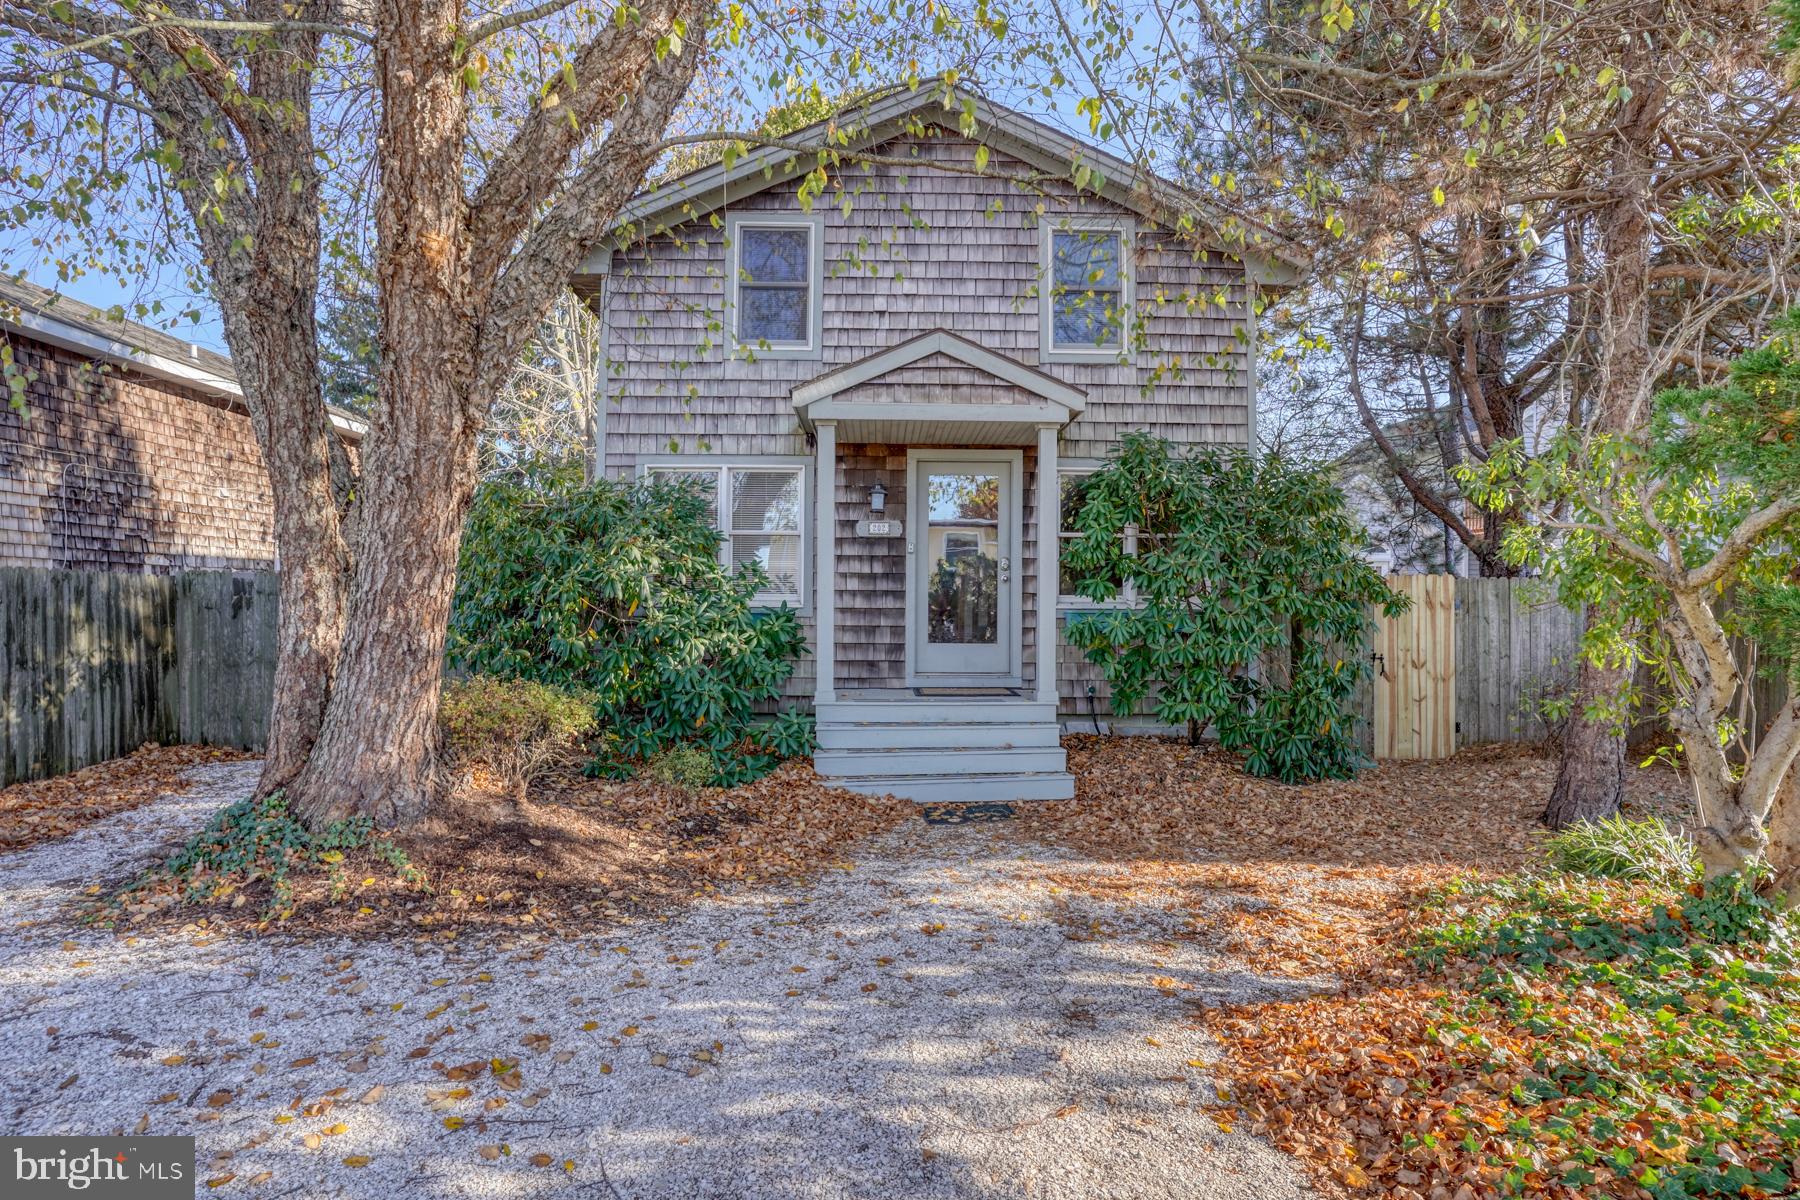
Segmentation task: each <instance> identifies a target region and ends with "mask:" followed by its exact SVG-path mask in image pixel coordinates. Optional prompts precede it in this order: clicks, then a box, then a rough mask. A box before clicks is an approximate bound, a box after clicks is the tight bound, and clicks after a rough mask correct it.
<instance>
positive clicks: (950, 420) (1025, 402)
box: [790, 329, 1087, 446]
mask: <svg viewBox="0 0 1800 1200" xmlns="http://www.w3.org/2000/svg"><path fill="white" fill-rule="evenodd" d="M921 371H922V372H925V373H927V374H929V375H931V376H933V377H934V378H936V379H938V380H939V381H940V386H933V387H928V388H921V387H919V386H916V385H917V383H918V382H919V381H918V380H915V379H914V378H913V376H914V375H915V374H917V373H919V372H921ZM955 376H961V378H960V379H958V380H957V381H956V382H950V379H951V378H952V377H955ZM889 382H892V383H899V384H900V385H901V386H898V387H884V386H882V385H883V384H884V383H889ZM790 395H791V396H792V397H793V401H794V413H795V415H796V416H798V417H799V418H800V425H801V427H802V428H803V429H805V430H807V431H808V432H811V431H812V430H813V429H815V428H816V427H817V426H818V425H819V424H820V423H821V422H825V423H834V424H837V425H838V426H839V427H840V428H841V429H842V430H843V431H844V436H845V437H846V438H848V439H849V440H852V441H900V442H918V441H930V440H931V438H932V436H933V435H934V434H938V433H946V432H950V431H954V432H955V433H956V434H958V435H966V436H967V437H969V438H973V439H974V440H975V441H978V442H980V443H981V444H988V445H996V446H999V445H1013V444H1021V445H1023V444H1028V443H1030V442H1031V441H1033V440H1035V439H1036V436H1037V430H1038V429H1039V428H1041V427H1061V426H1063V425H1067V424H1068V423H1069V422H1070V421H1072V420H1074V419H1075V418H1076V417H1077V416H1079V415H1080V414H1081V411H1082V409H1083V408H1085V407H1086V405H1087V395H1086V393H1084V392H1083V391H1082V390H1081V389H1080V388H1077V387H1073V386H1071V385H1069V384H1067V383H1064V382H1063V381H1062V380H1060V379H1057V378H1055V377H1054V376H1051V375H1046V374H1045V373H1044V372H1042V371H1039V370H1037V369H1036V368H1034V367H1028V366H1026V365H1025V364H1024V363H1022V362H1019V361H1017V360H1016V359H1012V358H1008V357H1007V356H1006V355H1004V354H999V353H996V352H995V351H993V350H989V349H987V348H986V347H985V346H979V345H976V344H975V343H974V342H971V341H969V340H968V339H967V338H964V337H959V336H957V335H956V334H954V333H951V332H950V331H949V330H947V329H934V330H932V331H931V332H929V333H922V334H920V335H919V336H918V337H915V338H909V339H908V340H906V341H904V342H901V343H900V344H899V345H897V346H890V347H889V348H888V349H886V350H880V351H877V352H876V353H874V354H870V355H868V356H866V357H864V358H860V359H858V360H857V361H855V362H853V363H848V364H846V365H844V366H841V367H838V368H836V369H835V370H832V371H827V372H825V373H824V374H823V375H819V376H817V377H815V378H813V379H810V380H808V381H807V382H805V383H802V384H797V385H796V386H795V387H794V388H793V390H792V392H790ZM921 395H929V396H932V397H934V398H933V399H928V400H921V399H919V398H918V397H919V396H921Z"/></svg>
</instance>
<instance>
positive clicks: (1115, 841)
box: [1022, 735, 1685, 878]
mask: <svg viewBox="0 0 1800 1200" xmlns="http://www.w3.org/2000/svg"><path fill="white" fill-rule="evenodd" d="M1063 745H1064V746H1065V747H1066V748H1067V749H1068V752H1069V770H1070V771H1071V772H1073V773H1074V775H1075V780H1076V784H1075V800H1074V802H1073V803H1070V804H1060V805H1046V806H1044V807H1042V808H1041V809H1034V810H1031V811H1030V812H1029V813H1028V814H1027V818H1028V819H1027V821H1026V822H1023V823H1022V825H1025V826H1028V827H1029V828H1030V830H1031V832H1032V833H1033V834H1034V835H1035V836H1037V837H1039V838H1042V839H1045V840H1050V841H1055V842H1059V843H1061V844H1064V845H1068V846H1070V847H1071V848H1074V849H1078V850H1081V851H1082V852H1084V853H1088V854H1092V855H1096V856H1099V857H1110V858H1115V859H1122V860H1128V861H1143V860H1150V861H1158V860H1167V859H1170V858H1175V859H1194V858H1206V857H1217V858H1223V859H1228V860H1231V861H1233V862H1239V863H1256V862H1265V861H1267V862H1292V863H1308V864H1316V865H1336V866H1347V867H1411V866H1424V867H1434V868H1445V867H1467V868H1475V869H1479V870H1483V871H1489V872H1493V873H1501V872H1504V871H1508V870H1514V869H1517V868H1519V867H1522V866H1524V865H1525V864H1526V863H1527V862H1528V861H1530V860H1531V859H1532V848H1533V846H1534V845H1535V844H1536V843H1537V841H1538V840H1540V839H1541V838H1542V837H1543V836H1544V831H1543V828H1542V826H1541V825H1540V824H1539V823H1538V816H1539V814H1540V813H1542V811H1543V807H1544V797H1545V796H1546V795H1548V794H1549V790H1550V782H1551V780H1552V779H1553V778H1554V777H1555V773H1556V763H1555V761H1554V759H1551V758H1549V757H1547V756H1545V755H1544V754H1543V753H1542V752H1541V751H1539V750H1537V749H1535V748H1531V747H1522V746H1519V747H1508V746H1481V747H1473V748H1471V749H1468V750H1465V751H1463V752H1462V753H1460V754H1458V755H1457V756H1456V757H1454V758H1450V759H1445V760H1442V761H1437V762H1383V763H1381V764H1379V765H1378V766H1376V767H1374V768H1372V769H1370V770H1366V771H1363V772H1361V773H1360V774H1358V775H1357V777H1356V778H1354V779H1347V780H1330V781H1321V782H1318V783H1312V784H1307V785H1305V786H1301V787H1293V786H1288V785H1285V784H1281V783H1277V782H1275V781H1273V780H1267V779H1255V778H1252V777H1250V776H1248V775H1246V774H1244V772H1243V769H1242V766H1241V760H1240V759H1239V758H1237V757H1236V756H1235V755H1231V754H1227V753H1225V752H1224V751H1221V750H1219V749H1217V748H1216V747H1209V746H1198V747H1194V746H1188V745H1186V744H1185V743H1184V742H1181V741H1179V740H1177V739H1173V738H1146V737H1134V738H1110V737H1109V738H1102V737H1094V736H1089V735H1081V736H1074V737H1068V738H1064V739H1063ZM1631 784H1632V789H1633V799H1634V806H1636V807H1645V808H1650V809H1654V810H1660V809H1662V808H1664V807H1668V806H1670V805H1671V804H1673V805H1675V806H1680V805H1682V804H1684V803H1685V798H1684V794H1683V793H1682V791H1681V785H1680V781H1679V780H1678V779H1677V778H1676V777H1675V776H1674V775H1673V773H1671V772H1669V771H1667V770H1662V769H1659V770H1655V771H1643V772H1638V773H1636V774H1635V775H1634V776H1633V778H1632V781H1631ZM1445 877H1446V878H1447V877H1448V876H1447V874H1446V876H1445Z"/></svg>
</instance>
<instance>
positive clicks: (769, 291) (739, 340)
mask: <svg viewBox="0 0 1800 1200" xmlns="http://www.w3.org/2000/svg"><path fill="white" fill-rule="evenodd" d="M823 228H824V226H823V224H822V222H820V221H819V220H818V219H816V218H814V217H810V216H808V217H759V216H751V215H748V214H745V215H734V216H732V217H730V218H729V219H728V220H727V221H726V225H725V229H726V240H727V241H728V242H729V243H730V250H729V255H730V261H731V294H730V305H731V331H732V337H733V339H734V340H735V342H736V344H737V345H738V346H739V348H740V349H741V350H743V351H744V352H746V353H749V354H753V355H757V356H761V357H772V358H782V357H787V358H798V357H808V356H811V355H814V354H817V353H818V350H819V326H820V317H819V285H820V279H821V271H820V267H819V254H820V249H821V246H820V244H821V242H822V241H823Z"/></svg>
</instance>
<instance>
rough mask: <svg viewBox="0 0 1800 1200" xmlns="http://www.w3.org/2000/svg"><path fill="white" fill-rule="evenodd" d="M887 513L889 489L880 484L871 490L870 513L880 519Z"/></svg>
mask: <svg viewBox="0 0 1800 1200" xmlns="http://www.w3.org/2000/svg"><path fill="white" fill-rule="evenodd" d="M886 511H887V489H886V488H884V487H882V486H881V485H880V484H879V483H878V484H876V485H875V486H874V487H872V488H870V489H869V513H870V515H872V516H877V517H879V516H880V515H881V514H882V513H884V512H886Z"/></svg>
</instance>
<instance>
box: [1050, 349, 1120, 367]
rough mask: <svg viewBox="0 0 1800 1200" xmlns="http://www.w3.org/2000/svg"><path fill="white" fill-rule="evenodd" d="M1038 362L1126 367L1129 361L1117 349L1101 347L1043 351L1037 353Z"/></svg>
mask: <svg viewBox="0 0 1800 1200" xmlns="http://www.w3.org/2000/svg"><path fill="white" fill-rule="evenodd" d="M1038 361H1039V362H1044V363H1085V364H1087V365H1089V366H1101V365H1111V366H1127V365H1129V360H1128V359H1127V358H1126V357H1125V352H1124V351H1123V350H1121V349H1119V348H1117V347H1113V346H1103V347H1096V348H1094V349H1092V350H1081V349H1076V348H1073V347H1069V346H1064V347H1062V348H1061V349H1057V350H1043V351H1040V352H1039V353H1038Z"/></svg>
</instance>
